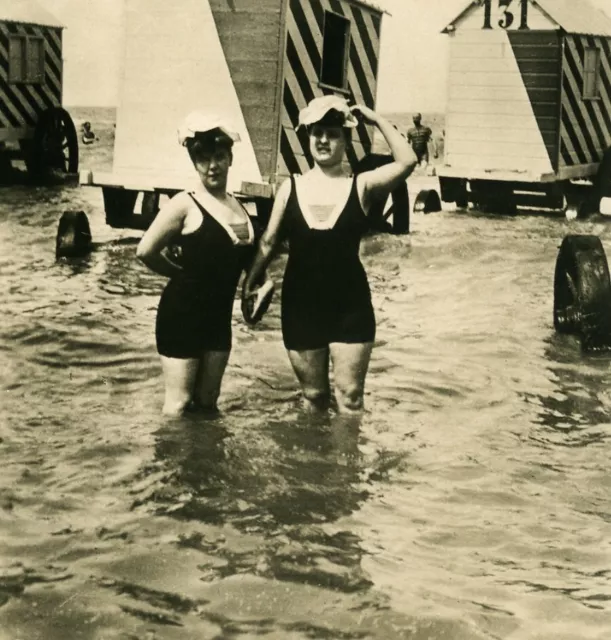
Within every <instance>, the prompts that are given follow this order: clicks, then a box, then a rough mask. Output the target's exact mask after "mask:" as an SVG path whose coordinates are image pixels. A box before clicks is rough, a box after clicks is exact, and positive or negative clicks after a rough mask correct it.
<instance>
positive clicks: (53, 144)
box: [29, 107, 78, 177]
mask: <svg viewBox="0 0 611 640" xmlns="http://www.w3.org/2000/svg"><path fill="white" fill-rule="evenodd" d="M29 164H30V167H31V170H32V173H33V174H34V175H35V176H36V177H41V176H42V175H45V174H47V173H49V172H57V173H76V172H77V171H78V138H77V135H76V128H75V126H74V122H72V118H71V117H70V114H69V113H68V112H67V111H66V110H65V109H62V108H60V107H55V108H52V109H47V110H46V111H44V112H43V113H42V114H41V116H40V118H39V119H38V123H37V124H36V129H35V131H34V140H33V145H32V156H31V160H30V163H29Z"/></svg>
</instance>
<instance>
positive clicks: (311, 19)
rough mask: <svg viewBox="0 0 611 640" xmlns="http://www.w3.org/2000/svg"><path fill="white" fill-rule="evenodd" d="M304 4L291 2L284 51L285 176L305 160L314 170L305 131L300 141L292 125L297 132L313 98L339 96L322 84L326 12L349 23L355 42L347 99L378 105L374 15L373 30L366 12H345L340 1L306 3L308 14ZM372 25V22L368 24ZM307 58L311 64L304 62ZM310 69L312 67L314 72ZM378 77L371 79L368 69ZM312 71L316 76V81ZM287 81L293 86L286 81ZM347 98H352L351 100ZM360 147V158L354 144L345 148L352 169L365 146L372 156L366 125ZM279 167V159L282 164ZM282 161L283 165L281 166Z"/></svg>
mask: <svg viewBox="0 0 611 640" xmlns="http://www.w3.org/2000/svg"><path fill="white" fill-rule="evenodd" d="M302 1H303V0H290V2H289V15H288V16H287V19H288V20H289V25H290V28H289V30H288V33H287V37H286V50H285V69H286V70H285V82H284V93H283V117H282V120H283V123H284V124H283V127H282V128H283V130H282V132H281V145H280V146H281V150H280V152H281V158H282V161H283V162H284V165H285V166H286V170H288V171H290V172H291V173H293V172H299V166H300V164H299V163H302V164H303V161H302V159H301V157H302V155H303V156H304V157H305V158H306V160H307V161H308V164H309V165H310V166H312V158H311V155H310V151H309V137H308V135H307V132H306V131H305V130H303V129H301V130H299V131H297V132H296V137H294V136H293V134H292V133H291V132H289V131H287V128H288V122H291V124H292V126H293V127H295V126H296V125H297V122H298V116H299V107H298V105H303V104H304V103H308V102H310V100H312V99H313V98H314V97H316V96H320V95H324V94H329V93H336V91H334V90H333V89H332V88H331V89H330V88H327V87H321V86H319V84H318V78H319V76H318V74H319V73H320V69H321V66H322V48H323V37H321V36H322V35H323V34H324V21H325V11H326V10H327V9H330V10H332V11H333V12H335V13H337V14H339V15H342V16H344V17H345V18H347V19H349V20H350V23H351V31H352V33H353V37H352V38H351V39H350V46H349V51H348V86H347V89H348V93H349V98H350V101H351V102H363V103H364V104H367V105H368V106H370V107H373V106H374V101H375V76H376V72H377V67H378V61H377V52H376V49H377V45H378V43H377V42H376V43H374V42H372V41H371V40H370V38H369V34H371V37H372V39H373V38H374V36H373V33H374V30H375V33H376V34H377V37H378V39H379V27H380V20H379V19H376V16H375V15H373V14H372V18H373V27H372V26H371V25H370V24H369V23H368V22H366V19H365V17H364V16H363V11H364V10H363V9H362V8H361V7H358V6H357V5H352V4H351V5H350V8H346V7H345V5H343V4H342V2H340V1H339V0H307V1H308V4H309V8H307V9H304V5H302V4H301V2H302ZM367 20H369V18H367ZM303 56H305V57H306V60H304V59H303ZM310 65H311V66H310ZM370 67H371V69H372V71H373V78H372V77H371V76H370V73H369V68H370ZM312 71H314V72H315V73H316V74H317V77H316V79H313V78H311V77H310V76H309V75H308V74H310V75H311V73H312ZM286 78H288V80H287V79H286ZM347 97H348V96H347ZM353 135H354V136H355V138H354V139H355V142H356V141H357V136H358V141H359V142H360V144H359V145H357V147H358V152H357V151H356V150H355V148H354V147H353V146H352V144H349V145H348V146H347V148H346V158H347V160H348V162H349V163H350V165H351V166H352V167H354V166H355V163H356V162H357V160H358V159H359V157H358V156H359V155H361V153H362V152H361V150H360V149H361V145H362V147H363V149H364V150H365V151H366V152H368V151H370V150H371V145H372V141H371V138H370V133H369V130H368V128H367V127H366V126H365V125H363V124H362V123H361V124H359V126H358V127H357V128H356V129H355V130H354V132H353ZM279 161H280V159H279ZM282 161H280V162H281V163H282Z"/></svg>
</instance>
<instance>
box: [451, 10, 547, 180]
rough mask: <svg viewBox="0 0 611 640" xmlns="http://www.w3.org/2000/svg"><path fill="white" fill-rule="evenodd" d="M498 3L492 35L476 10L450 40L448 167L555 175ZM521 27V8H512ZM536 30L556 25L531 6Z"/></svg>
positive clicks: (530, 11) (481, 11)
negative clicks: (502, 25)
mask: <svg viewBox="0 0 611 640" xmlns="http://www.w3.org/2000/svg"><path fill="white" fill-rule="evenodd" d="M495 5H496V3H493V11H492V25H493V28H492V29H483V28H482V27H483V25H484V7H483V6H479V7H474V8H473V9H472V10H471V11H470V12H469V13H467V14H466V15H465V16H463V18H461V19H460V20H459V21H458V22H457V23H456V31H455V32H454V33H453V34H452V35H451V36H450V40H451V44H450V73H449V87H448V106H447V116H446V141H445V145H446V146H445V164H446V165H448V166H450V167H452V168H453V169H455V168H461V169H463V170H464V175H465V177H468V176H469V170H474V171H478V172H481V171H488V170H490V171H509V172H517V173H522V174H531V175H540V174H544V173H551V172H552V171H553V169H552V165H551V161H550V159H549V155H548V152H547V150H546V147H545V143H544V141H543V137H542V135H541V132H540V131H539V126H538V124H537V120H536V118H535V115H534V112H533V109H532V106H531V103H530V99H529V96H528V93H527V90H526V87H525V86H524V82H523V79H522V75H521V73H520V69H519V67H518V63H517V61H516V59H515V56H514V54H513V49H512V46H511V43H510V42H509V37H508V36H507V33H506V31H505V30H504V29H501V28H499V27H498V26H497V25H498V21H499V20H500V19H501V17H502V14H501V13H500V12H499V10H498V7H496V6H495ZM509 9H510V10H512V11H514V13H515V14H516V21H515V26H516V27H517V26H519V10H520V6H519V2H518V1H517V0H514V2H513V3H512V5H511V6H510V7H509ZM528 23H529V26H530V27H531V28H532V29H548V30H549V29H555V28H556V25H555V24H554V23H552V22H551V21H550V20H549V19H548V18H547V17H545V16H544V15H543V14H542V13H541V12H539V11H538V10H537V9H536V7H534V6H533V5H531V4H529V21H528Z"/></svg>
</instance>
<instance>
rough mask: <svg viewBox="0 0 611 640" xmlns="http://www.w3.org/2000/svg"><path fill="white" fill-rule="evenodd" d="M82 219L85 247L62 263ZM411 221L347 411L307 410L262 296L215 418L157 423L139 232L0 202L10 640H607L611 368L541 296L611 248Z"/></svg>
mask: <svg viewBox="0 0 611 640" xmlns="http://www.w3.org/2000/svg"><path fill="white" fill-rule="evenodd" d="M81 208H82V209H84V210H85V211H87V212H88V214H89V217H90V220H91V223H92V227H93V235H94V240H95V243H96V246H95V250H94V252H93V253H92V254H91V255H90V256H89V257H87V258H84V259H81V260H75V261H70V262H69V261H60V262H55V259H54V243H55V233H56V228H57V221H58V219H59V216H60V215H61V212H62V211H63V210H65V209H81ZM412 227H413V233H412V234H411V235H410V236H403V237H392V236H381V235H379V236H375V237H371V238H368V239H367V240H366V241H365V242H364V244H363V261H364V263H365V265H366V267H367V270H368V273H369V276H370V282H371V286H372V290H373V296H374V304H375V310H376V314H377V318H378V335H377V342H376V346H375V349H374V352H373V359H372V364H371V370H370V375H369V378H368V386H367V396H366V404H367V411H366V413H365V414H364V415H363V416H362V418H360V419H345V418H341V417H339V416H337V415H334V414H330V415H328V416H325V417H315V416H308V415H305V414H304V413H302V411H301V409H300V407H299V394H298V387H297V385H296V382H295V380H294V377H293V374H292V371H291V369H290V367H289V364H288V360H287V358H286V355H285V353H284V351H283V348H282V345H281V339H280V320H279V308H278V304H277V303H276V304H274V305H273V307H272V309H271V311H270V313H269V314H268V315H267V316H266V318H265V319H264V320H263V321H262V323H261V324H260V325H259V326H257V327H256V328H255V329H250V328H248V327H246V326H245V325H244V324H243V323H242V321H241V319H240V316H239V309H238V306H237V305H236V309H235V311H236V313H235V315H234V350H233V353H232V357H231V361H230V366H229V368H228V372H227V376H226V380H225V383H224V387H223V393H222V402H221V408H222V413H221V415H220V416H219V417H217V418H214V419H210V418H209V419H205V418H202V417H198V416H188V417H185V418H184V419H174V420H169V419H165V418H163V417H162V416H161V415H160V408H161V391H162V379H161V371H160V367H159V364H158V361H157V356H156V352H155V345H154V331H153V330H154V318H155V309H156V304H157V301H158V298H159V295H160V292H161V289H162V286H163V280H162V279H161V278H159V277H157V276H155V275H153V274H151V273H149V272H148V271H147V270H146V269H145V268H144V267H143V266H142V265H140V264H139V263H138V262H137V261H136V260H135V255H134V254H135V246H136V242H137V239H138V235H139V234H138V233H137V232H130V231H116V230H112V229H109V228H108V227H106V226H105V225H104V221H103V213H102V203H101V194H100V193H99V191H98V190H96V189H79V188H76V189H74V188H73V189H70V188H64V189H62V188H53V189H48V188H47V189H42V188H39V189H30V188H26V187H14V188H10V189H9V188H5V189H2V190H0V276H1V277H0V283H1V286H2V300H3V304H2V310H1V314H0V372H1V384H2V388H1V393H2V403H1V407H0V416H1V419H2V420H1V423H0V460H1V461H2V471H1V473H0V527H1V529H0V531H1V534H0V535H1V538H0V539H1V540H2V545H1V546H0V639H1V640H20V639H23V640H25V639H27V640H35V639H38V638H40V639H44V640H60V639H62V640H63V639H65V638H70V639H72V638H75V639H76V638H84V639H88V640H89V639H91V640H94V639H95V640H115V639H117V640H118V639H120V640H128V639H129V640H134V639H141V640H161V639H166V638H167V639H168V640H173V639H180V640H188V639H196V638H197V639H202V638H210V639H213V638H235V639H247V638H248V639H250V638H255V637H263V638H269V639H270V640H272V639H288V640H305V639H312V638H321V639H333V638H337V639H342V640H345V639H353V638H354V639H357V638H358V639H360V638H370V639H389V638H409V639H413V640H445V639H448V640H479V639H482V638H490V639H492V638H494V639H511V640H514V639H519V640H549V639H554V640H586V639H588V640H589V639H598V640H602V639H603V638H608V637H609V630H610V629H611V498H610V495H611V491H610V490H611V470H610V469H611V467H610V465H609V457H610V451H611V440H610V438H611V390H610V389H611V366H610V365H611V358H609V357H605V356H599V357H586V356H584V355H583V354H582V353H581V351H580V348H579V345H578V343H577V341H576V340H575V339H574V338H572V337H566V336H558V335H556V334H555V333H554V330H553V326H552V298H553V286H552V285H553V271H554V264H555V258H556V255H557V250H558V246H559V244H560V241H561V239H562V238H563V237H564V235H566V234H567V233H594V234H597V235H600V236H601V237H602V239H603V242H605V241H606V240H608V241H609V243H610V244H611V229H610V228H609V227H608V226H606V225H604V224H601V223H585V222H574V223H567V222H566V221H565V220H564V219H562V218H549V217H544V216H518V217H495V216H481V215H475V214H465V213H455V212H450V211H445V212H443V213H440V214H432V215H429V216H422V215H419V216H415V217H414V219H413V221H412ZM283 265H284V258H283V257H281V258H280V259H279V260H278V262H277V263H275V265H274V267H273V273H274V274H275V276H276V279H277V280H280V278H281V273H282V267H283Z"/></svg>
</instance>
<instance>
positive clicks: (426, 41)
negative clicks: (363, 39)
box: [39, 0, 466, 112]
mask: <svg viewBox="0 0 611 640" xmlns="http://www.w3.org/2000/svg"><path fill="white" fill-rule="evenodd" d="M39 1H40V3H41V4H43V5H44V6H45V7H46V8H47V9H48V10H49V11H51V12H52V13H53V14H54V15H55V16H56V17H57V18H58V19H59V20H60V21H62V22H63V23H64V25H65V26H66V30H65V31H64V71H65V79H64V103H65V105H67V106H85V105H87V106H89V105H91V106H107V105H108V106H113V105H115V104H116V102H117V93H118V78H119V73H120V59H119V56H120V37H121V29H122V7H123V2H124V0H39ZM168 1H171V0H168ZM251 1H252V2H253V3H254V2H256V1H257V0H251ZM374 4H376V5H377V6H379V7H381V8H383V9H385V10H386V11H388V12H389V13H390V14H391V15H388V14H387V15H385V16H384V20H383V26H382V30H383V31H382V44H381V51H380V73H379V79H378V99H377V107H378V109H379V110H382V111H385V112H392V111H410V110H422V111H431V110H432V111H443V109H444V106H445V85H446V82H445V79H446V57H447V42H446V39H447V36H444V35H441V34H440V33H439V32H440V31H441V29H443V28H444V27H445V26H446V24H447V23H448V22H450V21H451V20H452V18H454V17H455V15H456V14H457V13H458V12H459V11H460V10H461V9H462V8H463V7H464V6H465V5H466V2H465V0H376V1H375V2H374Z"/></svg>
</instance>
